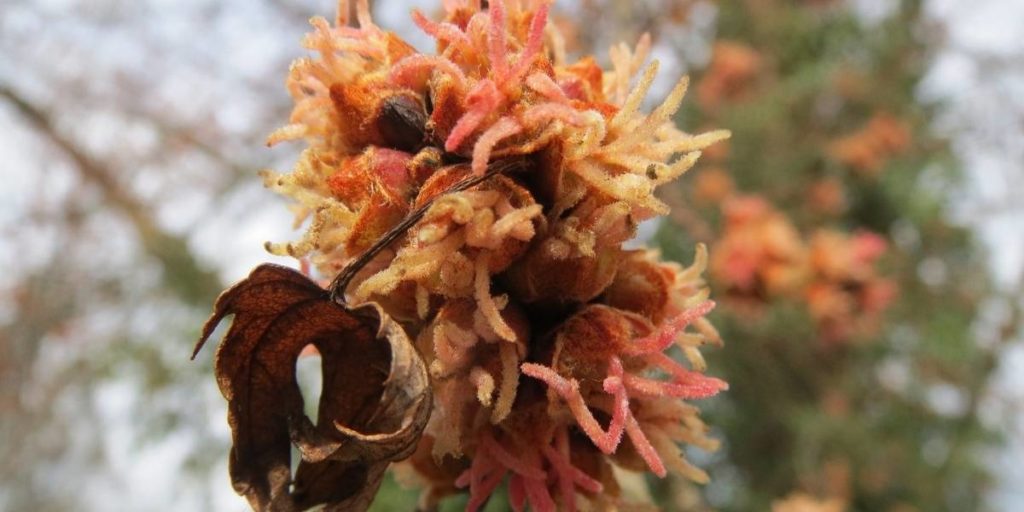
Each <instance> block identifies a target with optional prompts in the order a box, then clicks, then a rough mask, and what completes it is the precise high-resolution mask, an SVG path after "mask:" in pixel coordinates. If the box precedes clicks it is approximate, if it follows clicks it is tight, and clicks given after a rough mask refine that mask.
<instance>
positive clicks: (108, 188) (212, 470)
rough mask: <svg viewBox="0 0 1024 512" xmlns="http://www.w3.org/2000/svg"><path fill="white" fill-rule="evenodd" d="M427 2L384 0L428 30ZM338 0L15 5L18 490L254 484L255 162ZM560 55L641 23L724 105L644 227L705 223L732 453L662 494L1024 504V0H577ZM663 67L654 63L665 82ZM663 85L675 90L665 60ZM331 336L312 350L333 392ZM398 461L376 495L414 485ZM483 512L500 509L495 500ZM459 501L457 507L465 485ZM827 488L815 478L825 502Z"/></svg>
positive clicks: (386, 505)
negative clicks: (233, 358) (726, 134)
mask: <svg viewBox="0 0 1024 512" xmlns="http://www.w3.org/2000/svg"><path fill="white" fill-rule="evenodd" d="M413 6H418V7H420V8H421V9H423V10H425V11H426V12H431V10H432V9H434V8H435V6H434V5H433V2H429V1H425V0H417V1H416V2H404V1H384V0H378V1H376V2H373V8H374V11H375V15H376V19H377V20H378V23H379V24H381V25H383V26H385V27H389V28H392V29H394V30H395V31H397V32H399V33H401V34H402V36H403V37H405V38H406V39H408V40H411V41H413V42H415V43H418V44H420V45H421V48H422V47H424V46H423V45H426V44H427V43H426V38H425V37H423V36H422V35H420V34H419V33H418V32H417V29H415V27H413V26H412V24H411V23H410V22H409V20H408V12H409V10H410V8H411V7H413ZM334 9H335V5H334V4H333V2H329V1H327V0H259V1H253V0H223V1H214V0H186V1H175V0H139V1H124V0H120V1H119V0H5V1H4V2H3V4H2V6H0V269H2V272H0V510H10V511H51V510H53V511H59V510H102V511H116V510H226V511H234V510H239V511H240V510H245V508H246V507H245V504H244V502H243V500H241V499H240V498H238V497H236V496H235V495H234V493H233V492H232V491H231V488H230V484H229V482H228V478H227V469H226V454H227V450H228V446H229V434H228V430H227V425H226V423H225V404H224V401H223V399H222V398H221V397H220V394H219V392H218V391H217V389H216V386H215V383H214V381H213V378H212V372H211V361H210V354H209V353H207V354H204V355H201V356H200V358H199V359H198V360H197V361H195V362H190V361H189V360H188V355H189V354H190V352H191V348H192V344H193V341H194V339H195V338H196V336H197V333H198V328H199V326H200V324H201V323H202V321H203V320H204V319H205V317H206V315H207V314H208V312H209V309H210V306H211V304H212V301H213V299H214V297H215V296H216V294H217V293H218V292H219V290H221V289H222V288H223V287H224V286H225V285H226V284H229V283H231V282H233V281H235V280H237V279H239V278H241V277H242V276H244V275H245V274H246V273H247V272H248V269H249V268H251V267H252V266H254V265H255V264H257V263H259V262H263V261H274V260H277V261H278V262H280V263H285V264H289V265H294V264H295V262H293V261H287V260H283V259H278V258H274V257H272V256H270V255H268V254H266V253H265V252H264V251H263V249H262V245H263V242H264V241H267V240H276V241H280V240H287V239H290V238H292V237H294V236H295V231H293V226H291V225H290V219H291V216H290V215H289V213H288V211H287V207H286V205H285V204H284V203H283V202H282V201H281V200H280V199H279V198H277V197H276V196H274V195H273V194H271V193H269V192H268V191H266V190H264V189H263V188H262V185H261V183H260V180H259V179H258V178H257V177H256V172H257V171H258V170H259V169H262V168H275V169H278V170H285V169H288V168H290V164H291V162H292V161H293V160H294V159H295V157H296V155H297V152H298V150H299V148H298V147H297V145H292V146H287V145H283V146H278V147H274V148H272V149H271V148H267V147H265V145H264V143H263V142H264V138H265V137H266V135H267V134H269V133H270V132H271V131H272V130H273V129H274V128H276V127H278V126H280V125H282V124H283V123H284V122H285V120H286V118H287V115H288V112H289V110H290V106H291V105H290V100H289V98H288V96H287V94H286V92H285V90H284V87H283V83H284V78H285V75H286V71H287V67H288V63H289V62H290V61H291V60H292V59H294V58H296V57H298V56H301V55H303V54H304V52H303V50H302V49H301V47H300V46H299V40H300V38H301V36H302V34H304V33H305V32H306V30H307V27H308V24H307V20H308V19H309V17H310V16H312V15H315V14H322V15H326V16H331V15H332V14H333V12H334ZM556 11H557V16H556V17H555V21H556V22H557V23H558V24H559V25H560V26H561V27H562V28H563V30H565V31H566V32H567V33H570V34H572V35H573V39H574V43H573V44H572V45H571V46H570V48H569V49H570V51H572V52H574V53H576V54H589V53H594V54H595V55H596V56H597V58H598V59H599V61H600V62H603V63H607V62H608V53H607V48H608V47H609V46H610V45H611V44H613V43H616V42H618V41H626V42H629V43H631V44H632V43H633V42H635V41H636V40H637V39H638V37H639V36H640V34H642V33H643V32H650V33H651V34H652V36H653V38H654V41H655V47H654V52H653V55H654V57H655V58H658V59H659V60H661V61H662V64H663V65H662V68H661V72H660V74H659V82H658V83H657V84H656V86H655V91H654V94H653V95H652V99H653V98H657V97H658V96H660V95H663V94H664V93H665V92H666V89H667V87H668V86H670V85H671V84H672V83H673V82H674V80H675V79H676V77H677V76H678V75H680V74H689V75H691V78H692V87H691V93H690V95H689V97H688V99H687V101H686V102H685V107H684V109H683V111H682V112H681V113H680V115H679V122H680V123H681V124H682V126H684V127H685V128H686V129H690V130H694V131H696V130H699V129H704V128H709V127H716V128H717V127H722V128H728V129H731V130H732V131H733V133H734V137H733V139H732V140H731V141H730V143H729V144H728V145H727V146H724V147H722V148H719V149H718V150H716V151H713V152H710V151H709V152H708V154H706V155H705V157H704V159H702V163H701V164H700V165H699V166H698V167H697V168H695V169H694V170H692V171H691V172H690V173H689V174H687V175H686V176H684V177H683V178H682V179H681V180H680V183H678V184H677V185H676V186H672V187H667V188H666V189H665V190H664V191H663V195H664V199H665V200H666V201H668V202H670V204H672V205H673V207H674V211H673V214H672V216H671V217H670V218H667V219H665V220H663V221H662V222H660V223H654V224H650V225H645V226H643V229H642V230H641V236H643V237H646V238H647V239H648V240H650V241H651V242H652V243H654V244H655V245H658V246H660V247H661V248H662V250H663V251H664V253H665V255H666V256H668V257H670V258H673V259H679V260H681V261H688V260H689V259H690V258H691V257H692V255H693V247H694V244H695V243H697V242H704V243H707V244H708V245H709V246H710V248H711V251H712V268H711V270H710V271H709V279H710V282H711V284H712V287H713V294H714V297H716V298H718V299H719V301H720V307H719V309H718V310H717V311H716V312H715V313H714V314H713V316H712V318H713V320H714V321H715V322H716V324H717V325H719V327H720V328H721V329H722V331H723V335H724V336H725V339H726V347H725V348H724V349H721V350H718V351H715V352H714V353H712V354H710V355H709V368H710V370H709V373H710V374H712V375H716V376H722V377H724V378H726V379H727V380H729V381H730V383H731V384H732V389H731V390H730V392H729V393H726V394H725V395H723V396H721V397H718V398H715V399H712V400H709V401H707V402H704V403H702V404H701V406H702V408H703V409H704V410H705V416H706V419H707V421H708V422H709V423H710V424H711V425H712V426H713V427H714V429H715V434H716V436H717V437H719V438H720V439H721V440H722V449H721V450H719V451H718V452H716V453H701V452H692V453H690V454H689V455H690V456H691V458H693V459H694V460H695V461H696V462H697V463H698V465H701V466H702V467H706V468H708V470H709V471H710V473H711V477H712V483H711V484H709V485H708V486H706V487H695V486H692V485H689V484H687V483H685V482H682V481H677V480H671V479H670V480H666V481H651V482H650V484H651V485H650V489H649V491H647V492H651V493H652V494H653V495H654V496H655V497H656V498H657V500H658V502H659V503H660V505H661V506H662V507H663V508H664V509H666V510H736V511H746V510H774V511H776V512H801V511H803V512H814V511H822V512H825V511H828V512H832V511H839V510H850V511H854V510H856V511H893V512H909V511H944V510H948V511H971V510H995V511H1006V512H1010V511H1017V510H1024V464H1021V462H1020V461H1021V460H1024V430H1022V426H1024V423H1022V421H1024V378H1022V377H1021V375H1024V343H1022V341H1024V340H1022V338H1024V336H1022V318H1024V317H1022V313H1021V312H1022V308H1024V199H1022V197H1021V194H1022V193H1024V3H1022V2H1019V1H1016V0H974V1H971V2H966V1H962V0H921V1H909V0H908V1H899V0H850V1H844V0H799V1H798V0H790V1H784V0H735V1H722V2H709V1H699V0H693V1H689V0H638V1H626V0H589V1H582V2H561V1H560V2H557V3H556ZM659 84H660V85H659ZM659 87H660V89H659ZM315 368H316V363H315V362H309V363H307V362H305V361H303V362H302V363H301V364H300V368H299V371H300V378H301V379H302V380H303V381H304V382H305V383H306V384H307V386H308V389H309V390H310V392H314V393H315V388H316V385H317V384H316V375H315V373H316V372H315V371H314V370H315ZM411 496H412V495H411V494H410V493H409V492H408V491H404V490H402V489H400V488H399V487H398V486H397V485H396V484H395V483H394V481H392V480H389V481H388V483H387V484H386V487H385V491H384V493H383V494H382V496H381V497H380V499H379V503H378V504H377V505H376V508H377V509H379V510H406V509H408V507H411V506H412V505H411V503H413V501H411V499H412V498H411ZM491 505H492V507H491V508H492V509H493V510H502V508H501V507H499V506H498V505H499V504H498V503H492V504H491ZM449 506H450V507H451V508H453V509H457V508H458V506H459V503H458V502H457V501H456V502H452V503H450V504H449ZM814 507H817V508H814Z"/></svg>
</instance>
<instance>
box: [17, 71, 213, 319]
mask: <svg viewBox="0 0 1024 512" xmlns="http://www.w3.org/2000/svg"><path fill="white" fill-rule="evenodd" d="M0 97H2V98H4V99H6V100H7V101H8V102H10V103H11V104H12V105H14V106H15V107H17V109H18V112H20V113H21V115H22V116H24V117H25V118H26V119H28V121H29V122H30V123H31V124H32V125H33V126H34V127H35V128H36V129H37V130H38V131H39V133H40V134H42V135H44V136H45V137H46V138H47V139H49V141H50V142H51V143H52V144H53V145H54V146H56V147H57V148H59V149H60V150H61V151H62V152H63V153H64V154H65V155H66V156H67V157H68V158H69V159H70V160H71V161H72V162H73V163H74V164H75V168H76V169H77V170H78V172H79V174H80V175H81V176H82V178H83V179H84V180H85V181H86V182H88V183H90V184H92V185H94V186H96V188H98V189H99V190H100V191H101V192H102V193H103V195H104V198H105V199H106V203H107V204H109V205H110V206H111V207H113V208H114V209H116V210H118V211H120V212H121V213H123V214H124V215H125V216H126V217H127V218H128V219H129V220H130V221H131V223H132V225H133V226H134V227H135V231H136V233H137V234H138V236H139V239H140V241H141V242H142V245H143V247H144V248H145V250H146V252H148V253H149V254H150V255H151V256H153V257H154V258H156V259H157V260H159V262H160V264H161V265H162V266H163V271H164V272H163V279H164V283H165V285H166V286H167V287H168V288H169V289H170V290H172V291H173V292H174V293H175V294H176V295H178V297H179V298H181V299H182V300H184V301H186V302H188V303H191V304H205V303H207V302H209V301H211V300H212V299H213V298H214V297H216V295H217V292H218V291H219V290H220V288H221V283H220V280H219V278H218V277H217V275H216V274H215V273H214V272H213V271H211V270H210V269H208V268H207V267H206V266H205V265H203V264H201V263H200V262H199V261H198V260H196V258H195V256H194V255H193V254H192V252H191V251H190V250H189V248H188V243H187V241H186V240H185V238H184V237H182V236H179V235H175V234H173V233H169V232H167V231H165V230H164V229H163V228H162V227H160V225H159V224H158V223H157V222H156V220H155V219H154V218H153V216H152V215H151V213H150V212H151V207H150V206H149V205H146V204H143V203H142V202H141V201H140V200H139V199H138V198H137V197H135V196H134V195H133V194H131V193H130V192H129V191H127V190H126V189H125V188H124V187H122V186H121V185H120V184H119V183H117V180H116V179H115V178H114V176H113V175H112V174H111V173H110V172H109V171H107V169H106V167H107V166H106V165H104V164H103V163H101V162H98V161H96V160H94V159H93V158H92V157H91V156H89V155H88V154H86V153H85V152H84V151H82V149H81V148H79V147H78V146H77V145H76V144H75V143H74V142H72V141H71V140H70V139H69V138H67V137H66V136H64V135H63V134H61V133H60V132H59V131H58V130H57V127H56V126H55V124H54V122H53V118H52V116H51V114H50V113H49V112H47V111H45V110H43V109H42V108H39V107H37V106H35V105H33V104H32V103H31V102H29V101H28V100H26V99H24V98H22V97H21V96H20V95H18V93H17V92H15V91H14V90H13V89H11V88H9V87H7V86H6V85H5V84H0Z"/></svg>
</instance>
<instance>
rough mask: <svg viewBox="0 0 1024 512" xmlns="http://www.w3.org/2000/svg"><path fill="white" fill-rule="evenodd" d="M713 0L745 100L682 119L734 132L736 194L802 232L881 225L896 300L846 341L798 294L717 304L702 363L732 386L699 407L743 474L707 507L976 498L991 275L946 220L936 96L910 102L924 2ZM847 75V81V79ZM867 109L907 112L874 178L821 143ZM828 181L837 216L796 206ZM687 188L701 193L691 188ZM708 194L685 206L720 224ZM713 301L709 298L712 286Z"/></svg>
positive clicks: (683, 248)
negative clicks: (982, 327) (744, 73)
mask: <svg viewBox="0 0 1024 512" xmlns="http://www.w3.org/2000/svg"><path fill="white" fill-rule="evenodd" d="M717 6H718V8H719V14H718V16H719V17H718V24H717V31H718V37H719V39H721V40H728V41H733V42H739V43H741V44H743V45H746V46H747V47H749V48H752V49H754V50H755V51H756V52H757V53H758V55H759V58H760V67H759V70H758V73H757V75H756V76H755V77H754V78H753V79H752V80H750V82H749V84H748V86H749V91H748V93H747V94H745V95H743V96H741V97H739V98H735V99H733V100H731V101H727V102H725V103H722V104H720V105H718V106H716V107H713V108H712V107H708V106H707V105H703V106H701V105H695V104H693V103H691V104H690V110H689V111H688V112H687V113H686V115H687V119H688V122H691V123H694V124H696V125H700V126H704V125H707V126H715V127H724V128H728V129H730V130H732V132H733V138H732V140H731V141H730V152H729V154H728V156H727V157H726V159H725V160H724V162H723V164H724V167H725V168H726V169H727V170H728V172H729V174H730V175H731V176H732V178H733V179H734V180H735V182H736V186H737V188H738V190H739V191H740V192H742V193H755V194H758V195H761V196H763V197H765V198H766V199H767V200H768V201H769V202H770V203H772V204H773V205H774V206H775V207H776V208H778V209H779V210H781V211H782V212H783V213H784V214H785V215H786V217H787V218H789V219H790V220H791V221H792V222H793V223H794V224H795V225H796V227H797V228H798V229H799V231H800V232H801V233H802V234H804V235H805V236H806V235H807V234H809V233H811V232H812V231H813V230H815V229H817V228H821V227H827V228H833V229H840V230H843V231H846V232H855V231H858V230H868V231H873V232H876V233H879V234H881V235H883V236H885V237H886V238H887V239H888V241H889V250H888V251H887V253H886V256H885V257H884V258H883V261H882V263H881V272H882V274H883V275H885V276H886V277H887V278H889V279H892V280H893V281H895V283H896V284H897V287H898V289H899V295H898V297H897V299H896V301H895V303H894V304H892V305H891V306H890V307H889V309H888V312H887V318H886V321H885V322H884V325H883V327H882V328H881V329H880V330H879V332H877V333H876V334H866V335H861V336H858V337H855V339H852V340H849V341H848V342H847V343H844V344H841V345H835V344H827V343H824V342H823V340H821V339H818V335H817V334H816V330H815V328H814V325H813V320H812V319H811V318H810V317H809V316H808V315H807V313H806V311H805V308H804V307H803V306H802V305H801V304H798V303H794V302H792V301H775V302H771V303H769V304H767V306H766V308H765V311H764V312H763V314H761V315H754V316H753V317H752V316H751V315H749V314H746V313H745V312H743V311H741V310H737V309H734V308H731V307H730V305H729V303H728V300H726V301H725V303H724V304H723V306H722V307H721V308H720V309H719V311H718V312H716V313H715V315H716V316H715V318H714V321H715V322H716V325H718V327H719V328H720V330H721V331H722V335H723V338H724V339H725V341H726V346H725V348H724V349H723V350H721V351H718V353H715V354H711V355H710V357H709V368H710V372H711V373H712V374H715V375H719V376H722V377H724V378H725V379H726V380H727V381H729V382H730V385H731V388H730V391H729V393H727V394H726V396H724V397H723V398H720V399H717V400H715V401H712V402H710V403H709V404H708V406H709V407H708V409H709V410H708V411H707V413H706V414H705V416H706V419H707V420H708V422H709V424H711V425H714V426H716V427H718V428H720V429H721V432H720V435H719V437H720V438H721V439H723V441H724V448H723V451H724V455H723V456H722V457H721V458H720V459H717V460H718V462H717V463H716V464H717V466H716V467H714V468H712V471H711V474H712V480H715V479H716V475H726V474H735V473H738V474H739V478H738V479H733V480H730V481H732V482H735V483H736V485H735V488H730V489H729V491H730V492H728V493H719V494H724V495H726V498H725V500H724V501H723V502H720V503H718V502H716V503H712V505H714V506H715V507H716V508H719V509H721V510H736V511H741V510H768V509H770V507H771V503H772V502H773V501H774V500H777V499H780V498H782V497H784V496H786V495H787V494H789V493H791V492H793V491H804V492H808V493H810V494H812V495H818V496H830V495H831V496H834V497H839V498H842V499H844V501H846V503H847V504H848V507H849V510H857V511H887V510H894V511H895V510H901V511H903V510H920V511H959V510H981V509H983V508H984V507H983V493H984V491H985V489H986V486H987V485H989V484H990V482H991V475H990V474H989V473H988V471H987V470H986V469H984V464H983V461H982V460H981V457H982V456H983V454H982V453H981V451H980V448H981V447H983V446H986V444H987V443H992V442H995V441H997V440H998V435H997V433H993V432H990V431H987V430H986V429H985V428H984V427H983V426H982V425H981V424H980V423H979V421H978V420H977V415H976V407H977V404H978V400H979V394H980V392H981V389H982V387H983V383H984V382H985V381H986V379H987V378H988V376H989V374H990V372H991V371H992V368H993V366H994V364H993V360H992V358H993V356H992V355H991V354H990V353H989V352H987V351H985V350H984V349H983V348H981V347H980V346H979V345H978V344H977V342H976V341H975V340H974V336H973V334H972V323H973V321H974V319H975V316H976V310H977V308H978V306H979V301H980V299H981V298H982V297H983V296H984V293H985V290H986V289H987V288H988V284H987V282H986V280H985V277H984V273H983V272H982V269H981V266H980V264H979V261H978V254H977V252H976V251H975V248H974V246H973V241H972V239H971V237H970V234H969V233H968V232H967V231H966V230H964V229H962V228H960V227H957V226H955V225H953V224H952V223H951V222H950V221H949V220H948V219H947V218H946V217H945V216H944V214H945V211H944V210H945V208H946V204H947V203H948V201H949V199H950V193H951V192H955V191H956V190H957V187H958V186H959V183H960V176H959V167H958V163H957V162H956V161H955V160H954V159H953V158H952V156H951V153H950V151H949V148H948V146H947V143H946V141H943V140H940V139H938V138H936V137H935V136H933V135H932V134H931V132H930V126H931V123H932V120H933V114H932V109H931V107H929V106H926V105H922V104H920V103H919V101H918V100H917V98H916V97H915V88H916V86H917V84H918V82H919V80H920V78H921V75H922V72H923V69H924V67H925V66H926V64H927V52H926V47H925V45H924V44H923V43H922V42H921V41H920V37H921V36H922V34H924V32H923V31H924V30H925V27H924V26H923V24H922V23H921V21H920V12H919V8H920V6H919V5H918V3H917V2H912V1H907V2H903V3H902V4H900V5H899V6H898V8H897V10H896V11H895V12H894V13H893V14H892V15H891V16H890V17H889V18H887V19H885V20H883V21H881V22H878V23H877V24H873V23H869V22H866V21H864V20H861V19H859V18H858V17H857V16H856V15H854V14H853V13H852V12H851V11H849V10H848V9H847V6H846V5H845V4H843V3H839V2H810V1H808V2H783V1H774V0H767V1H753V0H750V1H741V2H722V3H718V4H717ZM844 77H846V78H847V79H851V80H854V81H855V82H856V83H855V86H848V87H847V88H846V89H845V90H844V88H843V87H842V86H841V85H840V82H841V81H842V80H843V79H844ZM701 78H702V77H701V76H700V74H698V76H695V77H694V79H695V80H694V82H695V83H696V84H698V85H699V84H700V83H701ZM879 112H885V113H887V114H890V115H892V116H893V117H895V118H898V119H900V120H901V121H903V122H905V123H906V124H907V125H908V127H909V128H910V132H911V134H912V137H911V141H910V143H909V145H908V147H907V148H905V149H904V150H903V151H902V152H900V154H897V155H893V156H891V157H890V158H887V159H886V160H885V161H884V164H883V165H882V167H881V168H880V169H879V170H878V172H877V173H866V172H856V171H855V170H854V169H852V168H851V167H850V166H849V165H845V164H844V163H843V162H841V161H839V160H837V159H836V158H835V157H834V156H833V155H831V154H830V153H829V149H828V148H829V147H830V144H832V143H833V142H834V141H835V140H837V139H839V138H841V137H843V136H845V135H848V134H850V133H852V132H855V131H856V130H858V129H860V128H861V127H863V126H865V125H866V124H867V123H868V122H869V120H870V119H871V118H872V116H873V115H875V114H876V113H879ZM701 171H702V169H700V168H698V169H696V170H695V171H694V173H695V174H699V173H700V172H701ZM825 177H828V178H831V179H836V180H838V181H839V183H841V184H842V189H843V190H844V191H845V195H846V199H847V204H848V207H847V208H846V209H845V211H843V212H842V213H839V214H836V215H822V214H820V213H816V212H812V211H810V209H809V208H808V205H807V201H805V200H804V198H805V197H806V190H807V187H808V186H809V184H811V183H812V182H814V181H815V180H818V179H821V178H825ZM690 178H691V179H686V180H683V181H684V182H685V183H684V187H685V186H688V185H692V183H693V182H694V180H693V179H692V176H691V177H690ZM682 192H683V193H684V195H686V196H687V197H689V198H691V200H690V201H688V203H687V204H689V205H699V204H701V203H700V201H699V200H697V199H696V198H694V196H693V192H694V191H693V190H690V189H685V190H683V191H682ZM718 206H719V205H717V204H715V205H709V206H705V207H703V208H701V207H695V209H696V210H697V211H696V213H697V215H699V217H700V218H702V219H705V220H707V221H709V222H710V223H711V224H712V226H711V227H712V231H714V232H716V233H721V230H722V225H721V224H722V223H721V218H720V215H719V213H718ZM683 231H686V230H685V229H680V228H679V227H678V226H672V225H668V226H664V227H663V228H662V229H661V230H660V231H659V233H658V236H657V237H656V238H657V240H658V242H659V244H660V245H661V246H662V248H663V251H664V253H665V255H666V257H670V258H678V259H679V260H680V261H688V258H690V257H691V253H692V249H688V247H690V246H692V244H693V240H691V239H690V238H689V237H688V235H685V234H683ZM712 252H714V246H713V245H712ZM713 295H714V296H717V297H719V298H721V297H722V294H721V291H720V290H716V289H715V288H714V286H713ZM936 396H940V397H941V396H949V397H952V398H953V399H952V400H950V399H945V400H943V399H937V398H935V397H936Z"/></svg>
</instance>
